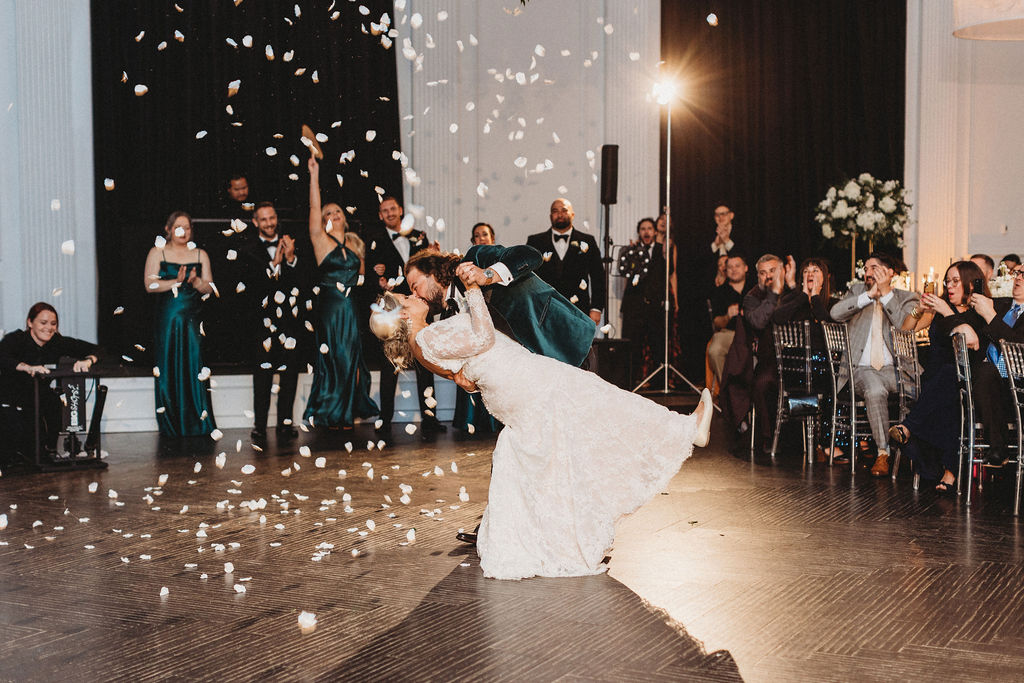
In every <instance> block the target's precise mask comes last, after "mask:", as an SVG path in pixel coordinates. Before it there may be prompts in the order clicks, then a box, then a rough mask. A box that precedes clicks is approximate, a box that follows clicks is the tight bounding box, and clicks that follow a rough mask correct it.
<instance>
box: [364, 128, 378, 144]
mask: <svg viewBox="0 0 1024 683" xmlns="http://www.w3.org/2000/svg"><path fill="white" fill-rule="evenodd" d="M375 137H377V131H375V130H368V131H366V141H367V142H373V139H374V138H375Z"/></svg>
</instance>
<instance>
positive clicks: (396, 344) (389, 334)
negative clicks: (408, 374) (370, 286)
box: [370, 292, 413, 373]
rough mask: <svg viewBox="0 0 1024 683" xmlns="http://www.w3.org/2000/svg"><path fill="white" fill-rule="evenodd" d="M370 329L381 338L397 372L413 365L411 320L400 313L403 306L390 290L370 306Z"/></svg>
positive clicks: (387, 356) (386, 355)
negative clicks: (410, 341)
mask: <svg viewBox="0 0 1024 683" xmlns="http://www.w3.org/2000/svg"><path fill="white" fill-rule="evenodd" d="M370 309H371V310H372V311H373V312H372V313H370V331H371V332H373V334H374V335H375V336H376V337H377V338H378V339H380V342H381V346H382V347H383V349H384V356H385V357H386V358H387V359H388V362H390V363H391V365H393V366H394V367H395V372H396V373H398V372H399V371H401V370H406V369H408V368H411V367H412V364H413V355H412V346H411V345H410V344H409V321H408V320H407V319H405V318H402V317H401V316H400V315H399V313H400V312H401V309H402V306H401V304H399V303H398V299H396V298H395V297H394V295H393V294H391V293H390V292H384V293H383V294H381V295H380V296H379V297H377V301H376V302H374V304H373V305H372V306H371V307H370Z"/></svg>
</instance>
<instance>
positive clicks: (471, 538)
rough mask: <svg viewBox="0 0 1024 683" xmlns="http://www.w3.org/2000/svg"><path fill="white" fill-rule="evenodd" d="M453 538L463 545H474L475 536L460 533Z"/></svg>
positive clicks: (465, 532)
mask: <svg viewBox="0 0 1024 683" xmlns="http://www.w3.org/2000/svg"><path fill="white" fill-rule="evenodd" d="M455 538H457V539H458V540H460V541H462V542H463V543H468V544H469V545H476V534H471V533H469V532H468V531H460V532H459V533H457V534H455Z"/></svg>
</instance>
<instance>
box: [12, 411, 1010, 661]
mask: <svg viewBox="0 0 1024 683" xmlns="http://www.w3.org/2000/svg"><path fill="white" fill-rule="evenodd" d="M401 427H402V425H396V438H395V440H394V441H395V443H394V444H393V445H389V446H387V447H386V448H385V449H384V450H383V451H380V450H378V449H377V448H376V447H374V448H373V449H372V450H367V441H368V440H371V439H373V438H374V437H373V433H372V429H371V428H370V426H369V425H366V426H360V427H358V428H357V429H356V431H355V434H353V435H351V436H350V437H346V436H345V435H343V434H340V433H336V434H329V435H320V436H317V437H315V438H314V437H313V436H312V435H302V436H301V437H300V439H299V441H298V442H297V443H295V444H293V445H291V446H289V447H286V448H276V447H275V444H274V442H273V436H271V444H270V447H269V448H268V449H267V451H266V452H255V451H253V450H252V448H251V447H250V445H249V441H248V435H247V432H245V433H243V432H241V431H239V430H235V431H229V432H228V433H226V435H225V437H224V438H223V439H222V440H221V441H220V442H218V443H216V444H214V443H213V442H211V441H209V440H200V441H199V442H198V443H191V444H190V443H184V444H181V443H165V442H161V441H160V440H159V439H158V438H157V437H156V436H155V435H152V434H143V435H137V434H136V435H111V436H108V437H107V439H106V442H105V447H106V449H107V450H108V451H109V457H108V462H109V464H110V467H109V469H108V470H106V471H78V472H70V473H63V474H10V473H8V472H5V473H4V476H3V477H2V478H0V512H3V513H4V514H6V516H7V528H6V529H5V530H2V531H0V542H2V543H3V545H0V679H3V680H18V681H23V680H40V681H43V680H76V681H78V680H82V681H99V680H115V679H120V680H133V681H145V680H165V679H170V680H217V681H248V680H332V681H333V680H360V681H369V680H391V681H397V680H415V681H420V680H430V681H449V680H483V681H492V680H495V681H496V680H509V681H573V680H601V681H651V680H665V681H668V680H692V681H703V680H707V681H736V680H746V681H855V680H856V681H897V680H899V681H933V680H957V681H1004V680H1005V681H1010V680H1021V678H1022V677H1024V561H1022V560H1024V547H1022V541H1021V536H1022V531H1021V525H1020V524H1019V523H1018V522H1017V520H1015V519H1014V518H1013V517H1012V515H1010V514H1009V512H1008V504H1009V499H1010V496H1009V489H1010V487H1009V485H1008V482H1007V481H1004V479H1005V480H1008V479H1009V477H1006V476H1004V477H1003V479H996V480H994V481H992V482H990V483H988V484H987V485H986V488H985V491H984V492H983V494H982V495H981V497H980V498H979V499H978V501H977V504H976V505H975V506H973V507H972V509H971V510H970V511H968V510H967V509H966V508H965V505H964V502H963V500H957V499H948V498H940V497H937V496H936V495H935V494H934V493H932V492H929V491H926V490H923V489H922V490H921V491H920V492H918V493H915V492H914V491H913V490H912V487H911V482H910V478H909V476H908V475H904V476H901V478H900V480H899V481H898V482H897V483H895V484H893V483H892V482H891V481H890V480H888V479H886V480H875V479H872V478H871V477H869V476H868V475H867V472H866V471H863V472H862V473H860V474H858V475H857V476H856V477H855V478H851V476H850V474H849V472H848V471H847V470H846V469H845V468H842V469H841V468H836V469H829V468H828V467H827V466H824V465H814V466H812V467H806V466H804V465H802V464H801V458H800V455H799V453H798V451H797V449H795V448H791V449H789V451H788V452H787V453H785V454H782V455H780V457H779V458H778V461H777V462H775V463H772V462H768V461H764V462H762V461H758V462H750V461H749V460H741V459H737V458H735V457H733V456H731V455H729V454H728V452H727V450H726V448H725V438H724V435H722V434H721V433H717V432H716V433H714V434H713V439H712V447H711V448H709V449H706V450H704V451H700V452H698V453H697V455H696V456H695V457H693V458H692V459H691V460H690V461H688V462H687V463H686V464H685V465H684V466H683V468H682V470H681V471H680V473H679V475H678V476H677V477H676V478H675V479H674V480H673V481H672V483H671V485H670V487H669V489H668V490H667V491H665V492H664V493H663V494H662V495H659V496H657V497H656V498H655V500H654V501H652V502H651V503H650V504H649V505H647V506H645V507H644V508H643V509H641V510H640V511H639V512H638V513H637V514H635V515H634V516H632V517H631V518H629V519H627V520H625V521H623V522H622V523H621V524H620V527H619V534H618V538H617V541H616V547H615V549H614V551H613V552H612V553H611V560H610V567H611V569H610V572H609V574H607V575H601V576H593V577H586V578H578V579H530V580H527V581H521V582H499V581H492V580H487V579H484V578H482V576H481V574H480V570H479V566H478V564H479V563H478V559H477V557H476V554H475V552H474V551H473V550H472V549H470V548H467V547H465V546H463V545H462V544H460V543H458V542H457V541H456V539H455V532H456V531H457V530H458V529H460V528H465V529H467V530H471V529H472V528H473V526H474V525H475V524H476V521H477V519H478V518H479V516H480V514H481V513H482V512H483V509H484V505H485V502H486V494H487V480H488V476H489V472H490V453H491V450H492V448H493V443H494V442H493V439H483V440H477V441H456V440H454V439H453V438H452V437H451V436H449V435H442V436H441V437H440V438H439V439H438V441H437V442H436V443H432V444H424V443H422V442H421V441H420V440H419V434H418V433H417V434H415V435H407V434H406V433H405V432H404V431H402V429H401ZM716 429H717V428H716ZM239 439H241V440H242V441H241V445H240V448H238V449H236V441H237V440H239ZM347 440H350V441H351V443H352V448H353V450H352V452H351V453H348V452H347V450H346V449H345V447H344V444H345V442H346V441H347ZM300 446H308V451H307V450H306V449H305V448H303V449H302V450H301V452H300V448H299V447H300ZM220 452H224V453H225V455H224V456H223V468H218V467H217V461H218V453H220ZM623 456H624V457H623V467H624V470H625V468H628V458H627V456H628V454H623ZM320 458H322V459H323V460H319V459H320ZM250 466H251V468H252V471H251V473H250ZM197 468H198V469H199V471H198V472H197V471H195V470H196V469H197ZM340 470H344V471H343V472H339V471H340ZM162 475H167V476H166V482H165V483H163V484H162V485H161V484H160V480H161V477H162ZM94 482H95V483H96V486H95V487H93V488H94V489H95V491H94V492H92V491H90V485H91V484H92V483H94ZM410 487H411V489H410ZM460 493H461V494H462V496H461V499H460ZM403 495H405V496H407V498H404V499H403ZM249 501H252V502H251V503H250V502H249ZM243 504H244V506H243ZM251 508H256V509H251ZM412 530H415V533H414V536H412V535H411V534H410V532H411V531H412ZM226 563H231V565H233V567H225V565H226ZM164 589H166V591H164ZM162 592H163V593H165V594H163V595H162V594H161V593H162ZM303 611H308V612H312V613H313V614H315V615H316V620H317V625H316V628H315V630H313V631H312V632H303V631H302V630H300V628H299V617H300V613H301V612H303Z"/></svg>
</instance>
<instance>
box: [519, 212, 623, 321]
mask: <svg viewBox="0 0 1024 683" xmlns="http://www.w3.org/2000/svg"><path fill="white" fill-rule="evenodd" d="M575 217H576V214H575V213H574V212H573V210H572V203H571V202H570V201H569V200H568V199H563V198H558V199H556V200H555V201H554V202H552V203H551V212H550V219H551V227H550V228H549V229H547V230H545V231H544V232H539V233H537V234H535V235H530V236H529V237H528V238H527V240H526V244H527V245H528V246H531V247H533V248H534V249H536V250H537V251H539V252H540V253H541V254H542V255H543V262H542V263H541V265H540V266H539V267H538V268H537V270H536V273H537V275H538V276H539V277H540V279H542V280H544V282H547V283H548V284H549V285H551V286H552V287H554V288H555V289H556V290H557V291H558V293H559V294H561V295H562V296H564V297H565V298H566V299H568V300H569V301H571V302H572V303H573V304H575V305H576V307H577V308H579V309H580V310H581V311H583V312H584V313H586V314H587V315H589V316H590V319H591V320H593V321H594V324H597V325H599V324H601V311H602V309H603V308H604V304H605V292H604V268H603V267H602V266H601V254H600V251H599V250H598V248H597V240H596V239H594V236H593V235H588V234H587V233H585V232H583V231H581V230H577V229H576V228H575V227H574V226H573V219H574V218H575Z"/></svg>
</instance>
